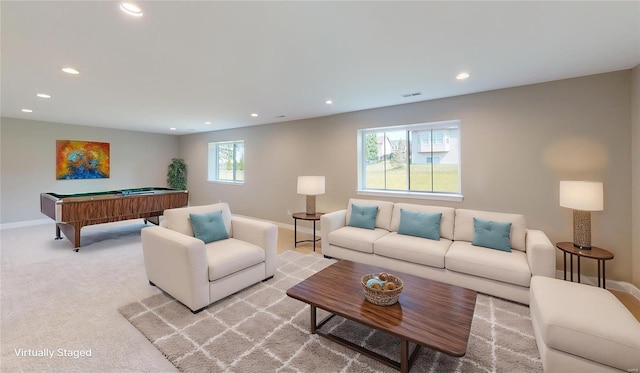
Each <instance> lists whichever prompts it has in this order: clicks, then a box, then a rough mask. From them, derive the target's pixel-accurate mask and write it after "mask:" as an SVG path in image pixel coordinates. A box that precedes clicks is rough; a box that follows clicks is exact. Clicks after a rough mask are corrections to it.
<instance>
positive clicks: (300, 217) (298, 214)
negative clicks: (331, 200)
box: [291, 212, 324, 251]
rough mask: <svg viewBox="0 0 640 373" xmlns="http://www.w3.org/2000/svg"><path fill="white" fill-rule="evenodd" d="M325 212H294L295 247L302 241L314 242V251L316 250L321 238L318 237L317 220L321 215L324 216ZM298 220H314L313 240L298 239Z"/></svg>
mask: <svg viewBox="0 0 640 373" xmlns="http://www.w3.org/2000/svg"><path fill="white" fill-rule="evenodd" d="M323 214H324V213H323V212H318V213H315V214H307V213H306V212H295V213H293V215H291V216H293V226H294V228H293V242H294V244H293V247H297V246H298V244H299V243H300V242H313V251H316V242H318V241H320V238H316V222H317V221H318V220H320V216H322V215H323ZM298 220H307V221H313V239H312V240H301V241H298Z"/></svg>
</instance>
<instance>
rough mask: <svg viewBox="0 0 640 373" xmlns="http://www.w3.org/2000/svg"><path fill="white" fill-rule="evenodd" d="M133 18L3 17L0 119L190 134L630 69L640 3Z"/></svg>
mask: <svg viewBox="0 0 640 373" xmlns="http://www.w3.org/2000/svg"><path fill="white" fill-rule="evenodd" d="M137 4H138V5H139V6H140V7H141V8H142V10H143V12H144V16H143V17H138V18H136V17H131V16H129V15H127V14H125V13H123V12H122V11H121V10H120V9H119V7H118V3H117V2H112V1H69V2H58V1H39V2H36V1H17V2H12V1H2V2H0V12H1V38H2V39H1V42H2V44H1V52H2V53H1V54H2V60H1V63H2V65H1V79H2V85H1V89H2V90H1V95H0V97H1V115H2V116H4V117H11V118H25V119H34V120H42V121H50V122H62V123H71V124H80V125H89V126H98V127H110V128H121V129H129V130H136V131H146V132H156V133H171V134H186V133H194V132H203V131H213V130H218V129H226V128H235V127H242V126H251V125H258V124H265V123H274V122H280V121H288V120H294V119H302V118H311V117H319V116H326V115H332V114H336V113H342V112H349V111H355V110H363V109H369V108H375V107H383V106H389V105H397V104H403V103H408V102H415V101H423V100H431V99H435V98H442V97H449V96H457V95H462V94H467V93H472V92H480V91H487V90H492V89H498V88H505V87H513V86H519V85H526V84H532V83H539V82H545V81H551V80H558V79H564V78H570V77H576V76H584V75H591V74H597V73H603V72H609V71H616V70H624V69H630V68H633V67H634V66H636V65H638V64H639V63H640V2H639V1H626V2H612V1H600V2H598V1H597V2H483V1H473V2H451V1H450V2H397V1H386V2H326V1H323V2H267V1H262V2H213V1H209V2H207V1H198V2H190V1H189V2H187V1H153V2H149V1H146V2H142V1H139V2H137ZM65 66H72V67H75V68H76V69H78V70H79V71H80V75H77V76H71V75H68V74H65V73H63V72H61V68H62V67H65ZM461 71H468V72H470V73H471V74H472V75H471V77H470V78H469V79H467V80H465V81H458V80H456V79H455V76H456V74H458V73H459V72H461ZM415 92H421V95H419V96H413V97H410V98H405V97H402V96H403V95H404V94H408V93H415ZM37 93H47V94H50V95H51V96H52V97H51V98H50V99H42V98H38V97H36V94H37ZM328 99H331V100H333V102H334V103H333V104H332V105H327V104H325V101H326V100H328ZM23 108H28V109H32V110H33V112H32V113H24V112H22V111H21V109H23ZM251 113H258V114H259V116H258V117H255V118H254V117H251V116H250V114H251ZM279 116H284V117H282V118H281V117H279ZM206 121H210V122H211V124H205V122H206ZM170 127H175V128H176V130H175V131H170V130H169V128H170Z"/></svg>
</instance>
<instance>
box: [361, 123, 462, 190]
mask: <svg viewBox="0 0 640 373" xmlns="http://www.w3.org/2000/svg"><path fill="white" fill-rule="evenodd" d="M439 124H440V126H434V125H430V124H422V125H412V126H404V127H402V128H397V127H396V128H392V127H390V128H388V129H386V128H381V129H376V130H364V131H362V132H361V136H360V137H359V141H361V146H362V147H361V149H362V154H360V157H359V158H360V162H361V166H362V170H363V172H362V175H361V176H360V177H361V180H360V185H361V187H362V188H363V189H365V190H389V191H407V192H422V193H425V192H427V193H460V147H459V144H460V141H459V139H460V130H459V122H458V121H450V122H445V123H439Z"/></svg>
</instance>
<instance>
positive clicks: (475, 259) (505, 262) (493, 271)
mask: <svg viewBox="0 0 640 373" xmlns="http://www.w3.org/2000/svg"><path fill="white" fill-rule="evenodd" d="M444 264H445V267H446V268H447V269H448V270H451V271H455V272H460V273H466V274H469V275H474V276H479V277H484V278H488V279H492V280H496V281H501V282H506V283H509V284H514V285H519V286H525V287H529V283H530V281H531V270H530V269H529V263H528V262H527V254H525V253H524V252H522V251H517V250H515V251H512V252H510V253H508V252H505V251H500V250H487V249H486V248H484V247H479V246H473V245H472V244H471V242H465V241H454V242H453V243H452V244H451V247H450V248H449V251H447V254H446V255H445V259H444Z"/></svg>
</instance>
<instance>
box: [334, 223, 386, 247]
mask: <svg viewBox="0 0 640 373" xmlns="http://www.w3.org/2000/svg"><path fill="white" fill-rule="evenodd" d="M387 234H389V231H387V230H385V229H381V228H376V229H373V230H372V229H362V228H356V227H349V226H346V227H342V228H339V229H336V230H335V231H333V232H331V233H329V244H331V245H334V246H340V247H344V248H345V249H351V250H356V251H362V252H363V253H369V254H371V253H373V243H374V242H376V241H377V240H378V239H379V238H380V237H382V236H384V235H387Z"/></svg>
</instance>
